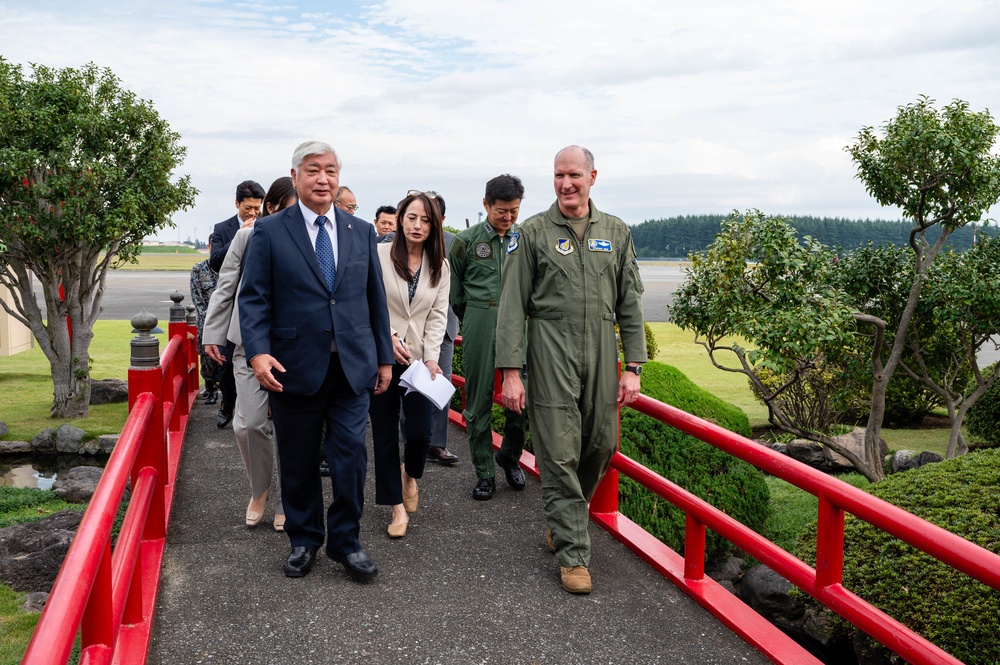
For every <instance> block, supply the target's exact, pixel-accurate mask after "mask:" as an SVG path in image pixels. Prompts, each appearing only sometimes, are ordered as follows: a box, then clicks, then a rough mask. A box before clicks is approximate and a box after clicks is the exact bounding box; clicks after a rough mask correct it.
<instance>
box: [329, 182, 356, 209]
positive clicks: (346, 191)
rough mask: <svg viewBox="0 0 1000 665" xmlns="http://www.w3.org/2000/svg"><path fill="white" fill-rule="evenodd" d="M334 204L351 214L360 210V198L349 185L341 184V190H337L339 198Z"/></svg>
mask: <svg viewBox="0 0 1000 665" xmlns="http://www.w3.org/2000/svg"><path fill="white" fill-rule="evenodd" d="M333 205H335V206H337V207H338V208H340V209H341V210H343V211H344V212H346V213H348V214H350V215H353V214H354V213H356V212H357V211H358V199H357V198H356V197H355V196H354V192H352V191H351V190H350V188H349V187H344V186H341V188H340V191H339V192H337V200H336V201H334V202H333Z"/></svg>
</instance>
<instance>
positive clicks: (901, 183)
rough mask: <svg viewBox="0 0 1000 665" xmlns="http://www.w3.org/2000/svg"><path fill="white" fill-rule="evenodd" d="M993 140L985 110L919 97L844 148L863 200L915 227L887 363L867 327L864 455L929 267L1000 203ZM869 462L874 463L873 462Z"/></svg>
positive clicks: (880, 336) (879, 326) (879, 325)
mask: <svg viewBox="0 0 1000 665" xmlns="http://www.w3.org/2000/svg"><path fill="white" fill-rule="evenodd" d="M998 133H1000V127H997V125H996V124H995V123H994V122H993V117H992V116H991V115H990V113H989V111H985V110H984V111H982V112H978V113H977V112H975V111H972V110H970V109H969V105H968V103H966V102H964V101H961V100H955V101H953V102H952V103H950V104H947V105H945V106H944V107H943V108H942V109H941V110H940V111H939V110H937V109H935V108H934V100H932V99H929V98H927V97H921V98H920V99H918V100H917V101H916V102H915V103H913V104H908V105H906V106H903V107H900V109H899V112H898V113H897V114H896V117H895V118H893V119H892V120H889V121H888V122H887V123H885V125H884V126H883V128H882V131H881V132H880V133H879V132H876V131H875V129H874V128H872V127H865V128H864V129H862V130H861V132H860V133H859V134H858V137H857V139H856V140H855V142H854V144H853V145H850V146H848V147H847V151H848V152H849V153H850V155H851V158H852V159H853V160H854V163H855V164H856V165H857V168H858V174H857V175H858V178H859V179H861V181H862V182H864V184H865V189H866V190H867V191H868V193H869V194H870V195H871V196H872V197H874V198H875V200H876V201H878V202H879V203H880V204H882V205H883V206H890V205H892V206H897V207H899V208H900V210H902V212H903V216H904V217H905V218H906V219H908V220H910V221H911V222H912V224H913V226H912V228H911V229H910V237H909V245H910V249H911V250H912V252H913V256H912V261H913V277H912V281H911V283H910V284H909V290H908V293H907V296H906V300H905V301H904V304H903V307H902V309H901V311H900V315H899V318H898V320H897V321H896V323H895V327H894V330H893V331H892V335H891V343H890V344H889V345H888V346H887V347H886V349H887V351H888V353H887V354H885V356H883V352H884V350H886V349H883V345H884V344H885V343H886V332H887V324H886V321H885V320H884V319H878V317H870V318H869V319H868V320H866V321H865V323H866V324H868V325H870V326H871V327H872V329H873V330H874V344H873V349H872V355H871V358H872V365H873V372H872V378H873V380H872V401H871V412H870V414H869V417H868V426H867V428H866V429H865V448H866V452H867V453H870V454H872V455H874V454H875V452H876V451H877V450H878V449H877V447H876V446H875V442H877V441H878V440H879V436H880V433H881V429H882V417H883V415H884V413H885V396H886V389H887V387H888V385H889V381H890V380H891V379H892V377H893V375H894V374H895V372H896V370H897V369H899V367H900V362H901V361H902V359H903V354H904V351H905V350H906V342H907V334H908V332H909V329H910V324H911V322H912V320H913V317H914V315H915V314H916V312H917V308H918V306H919V304H920V296H921V292H922V291H923V288H924V285H925V283H926V282H927V280H928V275H929V272H930V269H931V266H932V265H933V263H934V260H935V259H936V258H937V256H938V254H939V253H940V252H941V249H942V248H943V247H944V244H945V242H946V241H947V239H948V236H949V235H950V234H951V233H952V232H953V231H955V230H956V229H960V228H963V227H964V226H966V225H967V224H970V223H975V222H978V221H980V220H981V219H982V217H983V215H984V214H985V213H986V212H987V211H989V209H990V208H991V207H993V205H994V204H996V202H997V201H998V200H1000V157H998V156H996V155H994V154H992V150H993V146H994V144H995V142H996V137H997V134H998ZM931 229H935V230H938V229H939V230H940V232H939V234H938V236H937V238H936V240H935V241H934V242H933V243H931V242H930V240H929V239H928V236H927V233H928V231H930V230H931ZM959 295H960V294H958V293H955V294H953V296H952V297H958V296H959ZM871 461H872V462H873V463H874V462H876V461H878V460H877V456H873V458H872V460H871Z"/></svg>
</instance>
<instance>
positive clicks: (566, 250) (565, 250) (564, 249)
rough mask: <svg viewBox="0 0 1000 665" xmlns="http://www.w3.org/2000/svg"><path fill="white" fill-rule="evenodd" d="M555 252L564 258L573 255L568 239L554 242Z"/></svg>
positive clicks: (570, 242)
mask: <svg viewBox="0 0 1000 665" xmlns="http://www.w3.org/2000/svg"><path fill="white" fill-rule="evenodd" d="M556 251H557V252H559V253H560V254H562V255H563V256H566V255H567V254H572V253H573V241H572V240H570V239H569V238H559V239H558V240H556Z"/></svg>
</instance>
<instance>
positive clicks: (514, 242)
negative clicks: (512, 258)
mask: <svg viewBox="0 0 1000 665" xmlns="http://www.w3.org/2000/svg"><path fill="white" fill-rule="evenodd" d="M520 239H521V232H520V231H514V232H513V233H511V234H510V242H509V243H507V253H508V254H510V253H511V252H513V251H515V250H516V249H517V248H518V241H519V240H520Z"/></svg>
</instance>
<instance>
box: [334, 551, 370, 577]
mask: <svg viewBox="0 0 1000 665" xmlns="http://www.w3.org/2000/svg"><path fill="white" fill-rule="evenodd" d="M326 555H327V556H328V557H330V558H331V559H333V560H334V561H336V562H337V563H339V564H341V565H342V566H343V567H344V570H346V571H347V574H348V575H350V576H351V577H353V578H354V579H355V580H357V581H358V582H367V581H368V580H371V579H374V578H375V576H376V575H378V566H376V565H375V562H374V561H373V560H372V558H371V557H370V556H368V553H367V552H365V551H364V550H358V551H357V552H351V553H350V554H341V553H340V552H334V551H333V550H331V549H330V548H329V547H328V548H326Z"/></svg>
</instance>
